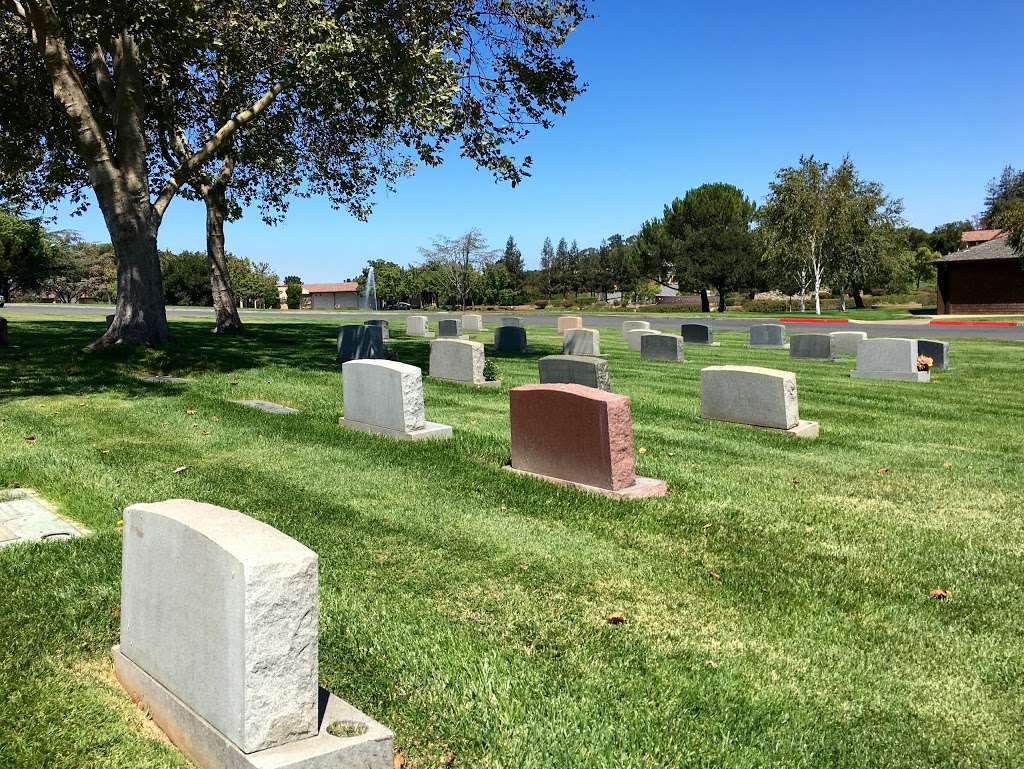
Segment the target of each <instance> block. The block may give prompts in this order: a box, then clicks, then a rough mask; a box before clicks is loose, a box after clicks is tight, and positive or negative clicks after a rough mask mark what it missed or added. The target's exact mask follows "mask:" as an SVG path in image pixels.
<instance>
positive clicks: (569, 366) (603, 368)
mask: <svg viewBox="0 0 1024 769" xmlns="http://www.w3.org/2000/svg"><path fill="white" fill-rule="evenodd" d="M537 365H538V366H539V368H540V383H541V384H578V385H584V386H585V387H593V388H595V389H598V390H604V391H605V392H611V389H612V387H611V382H610V380H609V378H608V361H606V360H605V359H604V358H592V357H590V356H589V355H547V356H545V357H543V358H541V359H540V360H539V361H537Z"/></svg>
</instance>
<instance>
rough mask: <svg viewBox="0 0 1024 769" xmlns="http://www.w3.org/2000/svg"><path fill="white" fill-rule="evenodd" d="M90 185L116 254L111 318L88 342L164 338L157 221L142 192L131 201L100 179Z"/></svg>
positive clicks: (154, 342) (106, 344)
mask: <svg viewBox="0 0 1024 769" xmlns="http://www.w3.org/2000/svg"><path fill="white" fill-rule="evenodd" d="M93 189H94V191H95V193H96V199H97V201H98V202H99V205H100V209H101V210H102V211H103V218H104V219H105V220H106V224H107V230H108V231H109V232H110V237H111V241H112V243H113V245H114V253H115V255H116V256H117V303H116V304H115V305H114V321H113V323H111V324H110V326H109V327H108V328H107V330H106V333H104V334H103V336H101V337H100V338H99V339H97V340H96V341H95V342H93V343H92V344H91V345H90V348H91V349H94V350H97V349H102V348H105V347H113V346H115V345H134V344H146V345H150V346H158V345H162V344H165V343H166V342H167V341H168V340H169V339H170V338H171V332H170V328H169V327H168V325H167V310H166V308H165V307H164V288H163V276H162V275H161V273H160V256H159V254H158V253H157V248H156V236H157V231H158V229H159V226H160V225H159V220H156V222H154V219H155V217H154V216H153V215H152V208H151V206H150V204H149V198H148V193H142V194H140V195H138V196H136V200H135V204H134V205H133V204H132V201H129V200H127V198H128V196H127V195H124V194H123V193H120V192H119V191H115V190H113V189H110V188H109V187H106V186H105V185H100V184H97V185H94V187H93Z"/></svg>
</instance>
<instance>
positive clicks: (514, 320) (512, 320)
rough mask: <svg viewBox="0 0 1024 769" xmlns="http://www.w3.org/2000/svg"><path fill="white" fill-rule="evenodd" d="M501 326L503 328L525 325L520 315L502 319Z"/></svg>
mask: <svg viewBox="0 0 1024 769" xmlns="http://www.w3.org/2000/svg"><path fill="white" fill-rule="evenodd" d="M501 325H503V326H521V325H523V319H522V318H520V317H519V316H518V315H509V316H507V317H504V318H502V319H501Z"/></svg>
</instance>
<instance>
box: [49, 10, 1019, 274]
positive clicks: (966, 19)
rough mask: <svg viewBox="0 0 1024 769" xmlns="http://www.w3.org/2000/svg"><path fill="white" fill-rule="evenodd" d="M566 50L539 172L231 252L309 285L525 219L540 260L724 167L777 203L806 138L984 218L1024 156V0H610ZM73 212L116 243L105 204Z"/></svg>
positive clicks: (936, 216)
mask: <svg viewBox="0 0 1024 769" xmlns="http://www.w3.org/2000/svg"><path fill="white" fill-rule="evenodd" d="M594 9H595V12H596V14H597V17H596V18H595V19H594V20H592V21H590V22H589V23H588V24H586V25H585V26H584V27H582V28H581V29H580V30H579V31H578V32H577V33H576V35H575V37H574V39H573V40H572V41H571V42H570V44H569V46H568V48H569V51H570V53H571V55H572V56H573V57H574V58H575V59H576V61H577V66H578V69H579V72H580V73H581V75H582V77H583V79H584V80H586V81H587V82H588V83H589V90H588V91H587V93H586V94H584V95H583V96H582V97H581V98H580V99H578V100H577V101H576V102H574V103H573V104H571V105H570V107H569V111H568V114H567V115H565V116H564V117H563V118H561V119H560V120H559V121H558V122H557V124H556V125H555V127H554V128H552V129H551V130H549V131H544V132H541V133H538V134H536V135H534V136H532V137H530V139H528V140H527V141H526V142H524V143H523V144H521V145H520V148H519V150H518V151H519V152H520V153H522V154H530V155H532V156H533V159H534V165H533V176H532V177H531V178H529V179H527V180H526V181H525V182H524V183H523V184H521V185H520V186H519V187H517V188H515V189H511V188H509V187H507V186H503V185H498V184H496V183H495V182H494V181H493V180H492V179H491V177H490V176H489V175H487V174H486V173H484V172H480V171H477V170H476V169H475V168H474V167H473V166H472V164H471V163H469V162H467V161H465V160H462V159H460V158H458V157H457V155H456V156H453V157H452V158H451V159H450V160H449V162H448V163H446V164H445V165H444V166H442V167H441V168H437V169H421V170H420V171H419V172H418V173H417V175H416V176H415V177H413V178H410V179H404V180H402V181H401V182H400V183H399V186H398V189H397V192H395V193H390V194H383V195H380V196H379V197H378V200H377V204H376V210H375V212H374V214H373V216H372V217H371V218H370V220H369V222H365V223H364V222H359V221H356V220H354V219H353V218H352V217H351V216H349V215H348V214H347V213H344V212H340V211H333V210H331V208H330V206H329V205H327V203H326V202H324V201H319V200H313V201H305V200H300V201H296V202H295V203H294V204H293V206H292V209H291V212H290V215H289V217H288V219H287V220H286V221H285V222H284V223H283V224H280V225H278V226H276V227H267V226H265V225H264V224H263V223H262V222H261V221H260V220H259V218H258V217H257V216H256V215H255V213H253V214H252V215H250V216H247V217H246V218H244V219H243V220H242V221H240V222H236V223H233V224H230V225H228V228H227V246H228V249H229V250H230V251H232V252H233V253H236V254H239V255H243V256H249V257H251V258H254V259H256V260H259V261H267V262H270V264H271V265H272V267H273V268H274V269H275V270H276V271H277V272H278V273H279V274H280V275H282V276H283V275H285V274H292V273H294V274H298V275H299V276H301V277H302V278H303V279H304V280H306V281H327V280H338V279H343V278H347V277H350V276H352V275H355V274H357V273H358V272H359V270H360V269H361V267H362V265H363V264H365V262H366V260H367V259H372V258H385V259H392V260H394V261H397V262H399V263H401V264H409V263H414V262H416V261H418V259H419V257H418V253H417V247H418V246H421V245H427V244H429V242H430V241H431V239H432V238H433V237H434V236H435V235H437V234H439V233H445V234H449V235H456V234H459V233H461V232H464V231H465V230H467V229H469V228H470V227H479V228H480V229H481V230H482V231H483V232H484V234H485V235H486V236H487V237H488V238H489V240H490V241H491V244H492V245H493V246H495V247H500V246H501V245H503V244H504V241H505V239H506V238H507V237H508V235H509V234H512V235H513V236H514V237H515V238H516V240H517V242H518V243H519V244H520V247H521V249H522V250H523V253H524V255H525V256H526V259H527V263H528V264H529V265H535V264H536V263H537V262H538V261H539V254H540V247H541V244H542V242H543V240H544V237H545V236H551V237H552V239H553V240H555V241H557V239H558V238H559V237H566V238H567V239H569V240H572V239H573V238H575V239H576V240H577V241H578V242H579V244H580V246H581V247H582V246H586V245H595V244H597V243H598V242H599V241H600V239H601V238H602V237H605V236H607V235H609V234H612V233H615V232H620V233H622V234H629V233H632V232H635V231H636V229H637V228H638V227H639V225H640V223H641V222H642V221H643V220H644V219H647V218H650V217H652V216H655V215H658V214H660V212H661V209H662V206H663V205H664V204H665V203H666V202H667V201H669V200H671V199H672V198H673V197H675V196H680V195H682V194H684V193H685V192H686V190H687V189H689V188H690V187H693V186H695V185H698V184H701V183H704V182H708V181H727V182H730V183H733V184H736V185H738V186H740V187H741V188H743V189H744V190H745V191H746V193H747V194H748V195H750V196H752V197H753V198H755V199H756V200H758V201H760V200H761V199H762V198H763V196H764V194H765V192H766V191H767V187H768V183H769V182H770V181H771V179H772V176H773V174H774V172H775V170H776V169H778V168H779V167H781V166H784V165H789V164H792V163H794V162H796V160H797V159H798V158H799V156H800V155H801V154H811V153H813V154H815V155H817V156H818V157H820V158H824V159H828V160H833V161H837V160H839V159H840V158H841V157H842V156H843V155H844V154H847V153H848V154H850V156H851V157H852V158H853V160H854V162H855V163H856V164H857V166H858V168H859V169H860V171H861V172H862V174H864V175H865V176H867V177H869V178H874V179H878V180H879V181H881V182H882V183H883V184H884V185H885V187H886V189H887V190H888V191H889V192H890V194H892V195H894V196H897V197H901V198H903V200H904V202H905V204H906V217H907V219H908V220H909V221H910V223H912V224H915V225H917V226H920V227H925V228H927V229H930V228H931V227H933V226H935V225H936V224H940V223H942V222H946V221H950V220H953V219H960V218H965V217H969V216H971V215H972V214H975V213H977V212H978V211H979V210H980V209H981V206H982V200H983V197H984V188H985V184H986V182H987V181H988V180H989V179H990V178H991V177H993V176H995V175H996V174H997V173H998V172H999V171H1000V170H1001V169H1002V167H1003V166H1004V165H1006V164H1007V163H1010V164H1012V165H1015V166H1017V167H1021V166H1024V100H1022V99H1021V98H1020V97H1021V82H1022V79H1024V64H1022V63H1021V60H1020V58H1019V30H1020V29H1021V28H1022V25H1024V4H1022V3H1020V2H1009V0H1006V1H997V0H977V1H976V2H972V3H970V4H965V3H962V2H954V1H953V0H932V1H931V2H928V1H926V0H889V1H888V2H876V1H875V0H866V1H865V0H856V1H854V0H847V1H845V2H842V1H841V2H829V1H828V0H825V1H822V0H818V2H787V1H786V0H783V2H776V3H770V2H769V3H765V2H764V1H763V0H760V1H759V2H749V1H748V0H736V1H735V2H732V3H728V4H726V3H718V2H711V1H710V0H702V1H701V2H662V1H661V0H659V1H657V2H628V1H624V2H613V1H612V0H598V2H597V3H596V4H595V8H594ZM57 224H58V226H61V227H72V228H74V229H78V230H79V231H80V232H82V233H83V235H84V236H85V237H87V238H89V239H91V240H108V239H109V238H108V236H107V234H106V230H105V228H104V226H103V222H102V219H101V217H100V216H99V215H98V213H97V212H96V211H95V210H93V211H91V212H90V213H89V214H87V215H86V216H85V217H82V218H75V219H71V218H70V217H67V216H63V215H62V216H60V218H59V220H58V223H57ZM204 238H205V234H204V214H203V211H202V208H201V207H200V206H197V205H196V204H193V203H189V202H188V201H186V200H183V199H178V200H175V201H174V203H173V204H172V205H171V207H170V209H169V210H168V214H167V216H166V218H165V221H164V224H163V227H162V228H161V233H160V245H161V247H163V248H170V249H174V250H180V249H185V248H191V249H197V250H202V249H204V248H205V240H204Z"/></svg>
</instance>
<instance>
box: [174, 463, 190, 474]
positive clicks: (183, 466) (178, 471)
mask: <svg viewBox="0 0 1024 769" xmlns="http://www.w3.org/2000/svg"><path fill="white" fill-rule="evenodd" d="M189 467H191V465H182V466H181V467H176V468H174V475H177V474H178V473H183V472H185V471H186V470H188V469H189Z"/></svg>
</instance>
